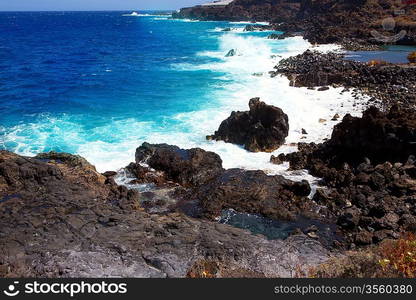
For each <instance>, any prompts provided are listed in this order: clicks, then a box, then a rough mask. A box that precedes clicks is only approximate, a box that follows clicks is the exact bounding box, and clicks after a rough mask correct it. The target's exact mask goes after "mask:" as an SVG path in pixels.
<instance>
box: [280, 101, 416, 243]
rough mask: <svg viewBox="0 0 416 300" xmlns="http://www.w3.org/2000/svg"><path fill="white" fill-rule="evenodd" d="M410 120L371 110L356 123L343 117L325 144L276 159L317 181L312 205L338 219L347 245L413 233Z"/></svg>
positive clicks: (404, 114) (411, 115) (415, 208)
mask: <svg viewBox="0 0 416 300" xmlns="http://www.w3.org/2000/svg"><path fill="white" fill-rule="evenodd" d="M415 117H416V116H415V112H414V111H413V110H404V109H403V110H402V109H398V108H397V107H394V108H392V109H391V110H390V111H389V112H386V113H382V112H380V111H379V110H378V109H376V108H374V107H371V108H369V109H368V110H367V111H366V112H364V115H363V117H362V118H353V117H351V116H349V115H347V116H346V117H345V118H344V119H343V121H342V122H341V123H340V124H339V125H337V126H336V127H335V129H334V132H333V135H332V138H331V139H330V140H329V141H327V142H325V143H323V144H321V145H315V144H301V145H299V152H297V153H292V154H287V155H280V156H279V158H278V159H279V161H289V162H290V166H291V168H292V169H308V170H310V172H311V174H313V175H314V176H317V177H320V178H322V185H323V186H326V188H323V189H319V190H318V191H317V193H316V195H315V197H314V200H315V201H316V202H317V203H318V204H321V205H324V206H326V207H327V208H329V209H330V210H331V211H332V212H333V213H334V214H335V215H338V222H337V223H338V225H339V226H340V227H341V228H342V229H343V230H344V231H345V232H347V233H348V234H346V236H348V237H349V242H350V244H351V245H354V244H355V245H366V244H371V243H378V242H380V241H382V240H384V239H386V238H397V237H399V236H400V234H402V233H403V232H406V231H413V232H414V231H415V229H416V202H415V199H416V198H415V197H416V181H415V178H416V177H415V176H416V172H415V170H416V165H415V161H416V159H415V156H414V155H415V153H416V151H415V150H416V149H415V145H414V140H415V134H416V131H415V129H416V124H414V120H415Z"/></svg>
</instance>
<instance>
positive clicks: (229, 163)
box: [0, 32, 361, 181]
mask: <svg viewBox="0 0 416 300" xmlns="http://www.w3.org/2000/svg"><path fill="white" fill-rule="evenodd" d="M218 38H219V47H218V49H217V50H216V51H205V52H200V53H196V55H199V56H207V57H211V58H216V60H217V62H214V63H209V64H200V65H195V64H172V68H175V69H176V70H179V71H184V72H192V71H197V70H211V71H215V72H221V74H223V75H221V78H222V79H224V80H227V82H229V83H228V84H223V85H221V86H220V87H218V88H215V89H213V90H212V95H211V97H212V98H213V99H216V100H217V102H218V103H219V105H216V106H215V107H212V108H210V109H206V110H200V111H194V112H189V113H181V114H177V115H176V116H174V117H173V118H174V120H175V121H177V122H173V123H174V124H176V125H172V126H170V127H169V128H163V127H162V126H161V125H160V124H154V123H152V122H140V121H138V120H135V119H128V120H119V121H112V122H109V123H108V124H107V125H104V126H99V127H97V128H95V129H94V130H93V131H92V132H91V129H84V128H83V127H82V126H81V125H79V124H78V123H77V122H71V120H70V118H68V119H66V118H60V119H59V120H58V119H49V120H48V122H46V123H45V122H39V123H34V124H23V125H19V126H16V127H15V128H12V129H8V130H7V132H4V141H5V142H11V141H13V142H14V143H15V144H16V147H15V149H16V152H18V153H20V154H24V155H34V154H35V153H38V152H42V151H44V150H45V148H46V147H45V145H49V146H51V144H52V146H53V143H54V137H60V138H62V137H64V138H65V139H68V144H70V145H74V149H75V150H74V152H76V153H78V154H80V155H82V156H84V157H85V158H87V159H88V160H89V161H90V162H91V163H93V164H94V165H96V166H97V169H98V170H99V171H107V170H117V169H119V168H121V167H123V166H126V165H127V164H128V163H130V162H131V161H133V160H134V151H135V148H136V147H137V146H139V145H140V144H141V143H143V142H145V141H147V142H150V143H168V144H174V145H178V146H179V147H182V148H188V149H189V148H192V147H201V148H203V149H205V150H208V151H214V152H216V153H218V154H219V155H220V156H221V158H222V159H223V164H224V167H225V168H236V167H238V168H245V169H253V170H254V169H262V170H265V171H266V172H267V173H269V174H283V175H285V176H286V177H289V178H291V179H295V180H300V179H308V180H310V181H314V180H315V178H313V177H311V176H310V175H308V174H307V173H306V172H304V171H301V172H288V171H287V167H288V166H287V164H284V165H280V166H278V165H273V164H271V163H270V162H269V161H270V155H271V154H270V153H249V152H247V151H245V150H244V149H243V148H242V147H240V146H237V145H233V144H228V143H224V142H213V141H206V139H205V136H206V135H210V134H212V133H213V132H214V131H215V130H216V129H217V128H218V126H219V125H220V123H221V122H222V121H223V120H224V119H226V118H227V117H228V116H229V115H230V113H231V111H234V110H241V111H242V110H248V101H249V99H250V98H253V97H260V98H261V99H262V100H263V101H265V102H266V103H268V104H272V105H276V106H278V107H280V108H282V109H283V111H284V112H286V113H287V114H288V116H289V123H290V133H289V136H288V138H287V142H286V145H284V146H283V147H281V148H280V149H279V150H277V151H275V152H274V153H273V154H274V155H278V154H280V153H288V152H292V151H296V150H297V148H296V146H294V145H292V143H297V142H322V141H323V140H324V139H325V138H328V137H329V136H330V134H331V132H332V128H333V126H334V125H335V124H336V123H337V122H334V121H331V119H332V117H333V115H334V114H335V113H338V114H339V115H340V116H341V118H342V117H343V116H344V115H345V114H346V113H352V114H353V115H360V114H361V109H360V107H359V106H356V104H357V103H356V102H357V100H354V98H353V97H352V95H351V94H350V93H349V92H345V93H341V90H342V89H340V88H338V89H336V88H330V89H329V90H327V91H322V92H320V91H316V90H308V89H306V88H293V87H290V86H289V81H288V79H287V78H285V77H281V76H278V77H275V78H271V77H270V76H269V74H268V72H269V71H271V70H273V67H274V66H275V65H276V64H277V63H278V62H279V60H281V59H282V58H285V57H289V56H291V55H296V54H299V53H302V52H303V51H305V50H306V49H308V48H314V49H315V50H319V51H324V52H327V51H334V50H337V49H338V47H336V46H333V45H323V46H319V47H313V46H312V45H310V44H309V43H308V42H306V41H305V40H303V39H302V38H301V37H293V38H288V39H285V40H268V39H266V38H264V37H255V36H249V35H240V34H236V33H233V32H228V33H226V34H224V35H220V36H219V37H218ZM231 49H235V50H236V52H237V55H235V56H231V57H226V54H227V53H228V51H229V50H231ZM253 74H256V76H254V75H253ZM320 119H325V120H327V121H326V122H323V123H321V122H319V120H320ZM28 126H31V128H30V131H31V132H33V134H35V135H37V136H38V139H37V140H36V142H34V143H32V142H31V143H32V144H31V145H25V139H26V137H25V136H24V135H22V134H23V133H24V132H27V128H28ZM302 128H304V129H305V130H306V131H307V132H308V135H302ZM0 132H1V131H0ZM112 135H117V136H114V141H111V142H104V140H106V139H103V138H102V137H103V136H107V137H108V136H112ZM107 140H108V139H107ZM56 142H57V144H58V141H56ZM59 142H61V141H59Z"/></svg>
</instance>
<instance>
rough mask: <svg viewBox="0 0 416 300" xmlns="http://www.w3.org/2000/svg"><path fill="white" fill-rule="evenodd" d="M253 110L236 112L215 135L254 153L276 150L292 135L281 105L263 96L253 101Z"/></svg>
mask: <svg viewBox="0 0 416 300" xmlns="http://www.w3.org/2000/svg"><path fill="white" fill-rule="evenodd" d="M249 106H250V111H246V112H232V114H231V116H230V117H229V118H228V119H226V120H225V121H223V122H222V123H221V125H220V128H219V129H218V131H216V132H215V134H214V135H213V136H209V137H207V138H208V139H213V140H216V141H225V142H227V143H233V144H238V145H244V148H245V149H246V150H248V151H251V152H273V151H274V150H276V149H278V148H279V147H280V146H281V145H283V144H284V142H285V138H286V137H287V136H288V134H289V119H288V116H287V115H286V114H285V113H284V112H283V111H282V110H281V109H280V108H278V107H274V106H271V105H267V104H265V103H264V102H261V101H260V99H259V98H253V99H251V100H250V103H249Z"/></svg>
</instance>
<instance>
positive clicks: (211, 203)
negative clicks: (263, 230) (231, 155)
mask: <svg viewBox="0 0 416 300" xmlns="http://www.w3.org/2000/svg"><path fill="white" fill-rule="evenodd" d="M310 192H311V188H310V186H309V183H308V182H307V181H303V182H293V181H290V180H287V179H285V178H284V177H282V176H268V175H266V174H265V173H264V172H263V171H245V170H241V169H230V170H227V171H225V172H224V173H223V174H221V176H219V177H217V178H216V179H215V180H213V181H211V182H209V183H208V184H206V185H203V186H201V187H200V188H198V189H197V190H196V191H194V192H193V193H194V195H193V197H194V198H195V199H198V200H199V201H200V205H201V206H202V210H203V214H204V216H206V217H208V218H211V219H215V218H216V217H218V216H219V215H220V214H221V211H222V210H223V209H234V210H236V211H239V212H246V213H258V214H262V215H264V216H267V217H269V218H273V219H278V220H294V219H295V218H296V216H300V215H303V216H312V215H314V216H315V214H314V213H313V212H314V211H315V209H316V205H314V203H313V202H312V201H310V200H309V199H308V198H307V196H308V195H309V194H310Z"/></svg>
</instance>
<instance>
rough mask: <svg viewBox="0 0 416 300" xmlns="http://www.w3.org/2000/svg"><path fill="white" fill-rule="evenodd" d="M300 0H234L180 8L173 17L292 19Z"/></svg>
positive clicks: (235, 19) (252, 19) (253, 19)
mask: <svg viewBox="0 0 416 300" xmlns="http://www.w3.org/2000/svg"><path fill="white" fill-rule="evenodd" d="M300 3H301V0H234V1H233V2H231V3H230V4H228V5H205V6H201V5H198V6H194V7H188V8H182V9H181V10H180V11H179V12H177V13H173V17H174V18H187V19H198V20H214V21H268V22H269V21H273V22H276V23H280V22H283V21H289V20H292V19H293V18H294V17H295V16H296V14H297V13H298V11H299V8H300Z"/></svg>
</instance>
